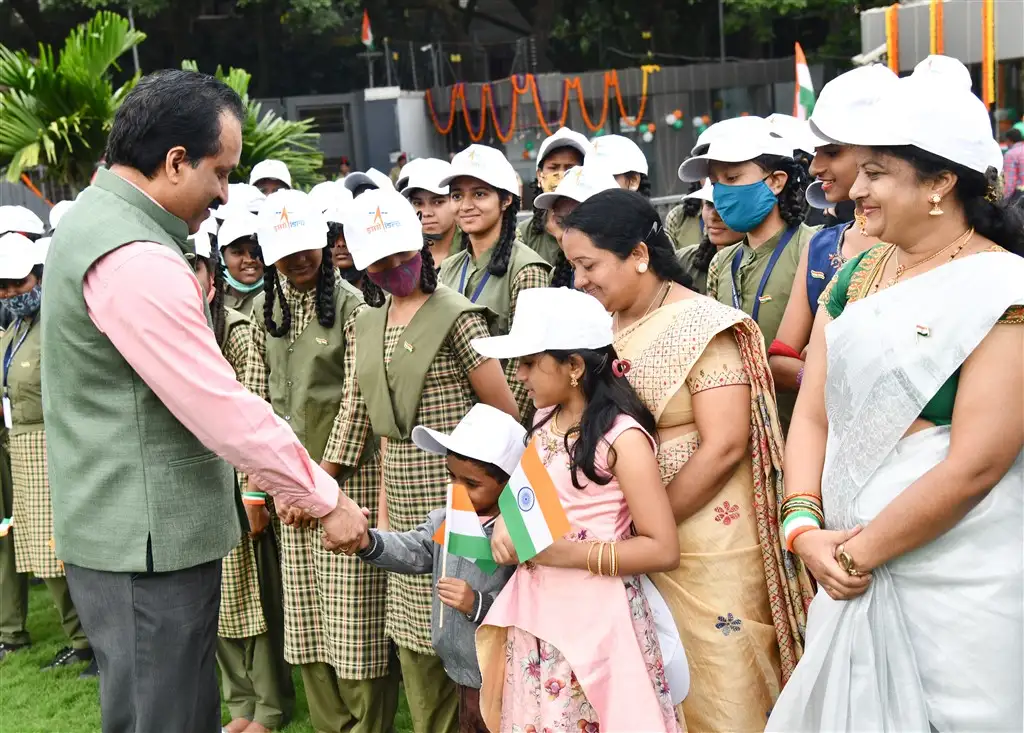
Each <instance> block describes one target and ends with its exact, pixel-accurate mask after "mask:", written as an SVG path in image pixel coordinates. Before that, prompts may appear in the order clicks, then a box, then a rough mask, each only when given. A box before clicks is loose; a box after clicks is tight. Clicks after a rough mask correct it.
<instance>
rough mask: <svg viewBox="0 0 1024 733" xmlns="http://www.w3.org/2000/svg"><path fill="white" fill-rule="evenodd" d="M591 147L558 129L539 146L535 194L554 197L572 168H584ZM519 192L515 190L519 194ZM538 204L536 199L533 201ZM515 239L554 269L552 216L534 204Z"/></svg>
mask: <svg viewBox="0 0 1024 733" xmlns="http://www.w3.org/2000/svg"><path fill="white" fill-rule="evenodd" d="M590 151H591V145H590V143H589V142H588V141H587V138H585V137H584V136H583V135H581V134H580V133H578V132H573V131H572V130H570V129H569V128H568V127H561V128H559V129H558V130H557V131H556V132H555V134H554V135H550V136H549V137H546V138H545V139H544V142H542V143H541V144H540V151H539V152H538V153H537V180H536V182H535V183H534V184H533V186H534V190H535V192H536V194H537V195H538V196H539V195H540V194H543V193H551V192H552V191H554V190H555V189H556V188H557V187H558V184H559V183H561V181H562V178H563V177H564V176H565V174H566V173H567V172H568V171H569V169H571V168H575V167H577V166H581V165H583V158H584V157H585V156H586V155H587V153H589V152H590ZM519 190H520V189H518V188H516V189H514V191H513V192H514V193H518V192H519ZM534 200H536V199H534ZM516 236H517V237H518V238H519V241H521V242H522V243H523V244H525V245H526V246H527V247H529V248H530V249H532V250H533V251H534V252H536V253H537V254H539V255H540V256H541V257H543V258H544V259H545V261H547V263H548V264H549V265H552V266H554V265H555V264H556V262H557V259H558V253H559V252H561V251H562V250H561V249H559V248H558V232H557V227H556V226H554V222H552V221H551V212H550V211H548V210H546V209H542V208H540V207H538V206H537V205H536V204H534V207H533V216H531V217H530V218H529V220H527V221H525V222H523V223H522V224H520V225H519V229H518V230H517V231H516Z"/></svg>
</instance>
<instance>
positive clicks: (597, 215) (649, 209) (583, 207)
mask: <svg viewBox="0 0 1024 733" xmlns="http://www.w3.org/2000/svg"><path fill="white" fill-rule="evenodd" d="M565 229H566V231H568V230H569V229H575V230H577V231H579V232H582V233H583V234H586V235H587V237H589V238H590V241H592V242H593V243H594V246H595V247H598V248H599V249H603V250H607V251H609V252H611V253H613V254H614V255H615V256H616V257H618V258H619V259H620V260H625V259H626V258H627V257H629V256H630V255H631V254H632V253H633V250H634V249H636V247H637V245H638V244H640V243H641V242H644V243H645V244H646V245H647V252H648V254H649V256H650V263H649V267H650V268H651V270H653V271H654V274H655V275H657V276H658V277H659V278H661V279H662V280H666V281H670V282H677V283H679V284H680V285H682V286H683V287H686V288H692V287H693V281H692V280H691V279H690V276H689V275H687V274H686V272H685V271H684V270H683V267H682V265H680V264H679V260H678V258H677V257H676V249H675V246H674V245H673V244H672V240H671V238H670V237H669V235H668V232H667V231H666V230H665V227H664V225H663V224H662V222H661V217H660V216H658V212H657V211H656V210H655V208H654V206H653V205H651V202H650V201H648V200H647V199H646V198H644V197H643V195H641V194H640V193H638V192H636V191H627V190H625V189H617V188H613V189H610V190H608V191H601V192H600V193H597V194H594V195H593V196H591V197H590V198H588V199H587V200H586V201H584V202H583V203H582V204H580V205H579V206H577V207H576V208H575V209H574V210H573V212H572V213H571V214H569V216H567V217H566V219H565Z"/></svg>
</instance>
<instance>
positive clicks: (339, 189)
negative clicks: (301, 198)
mask: <svg viewBox="0 0 1024 733" xmlns="http://www.w3.org/2000/svg"><path fill="white" fill-rule="evenodd" d="M309 197H310V198H311V199H313V202H314V203H315V204H316V205H317V206H318V207H320V213H322V214H323V215H324V218H325V219H326V220H327V221H328V222H332V221H333V222H337V223H341V217H342V215H343V214H344V210H345V207H346V206H348V204H350V203H351V202H352V192H351V191H349V190H348V189H347V188H345V186H344V185H343V184H342V183H341V181H324V182H323V183H318V184H316V185H315V186H313V188H311V189H310V190H309Z"/></svg>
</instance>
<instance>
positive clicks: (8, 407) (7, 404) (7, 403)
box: [3, 395, 14, 430]
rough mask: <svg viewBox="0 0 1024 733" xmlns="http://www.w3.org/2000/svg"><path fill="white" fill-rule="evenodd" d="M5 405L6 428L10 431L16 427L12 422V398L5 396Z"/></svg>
mask: <svg viewBox="0 0 1024 733" xmlns="http://www.w3.org/2000/svg"><path fill="white" fill-rule="evenodd" d="M3 404H4V427H5V428H7V429H8V430H10V429H11V428H13V427H14V424H13V423H12V422H11V398H10V397H8V396H7V395H4V399H3Z"/></svg>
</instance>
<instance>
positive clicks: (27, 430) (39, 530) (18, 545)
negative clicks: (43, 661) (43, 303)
mask: <svg viewBox="0 0 1024 733" xmlns="http://www.w3.org/2000/svg"><path fill="white" fill-rule="evenodd" d="M45 259H46V253H45V251H44V248H43V247H41V246H40V245H39V244H38V243H37V242H33V241H31V240H29V239H28V238H27V237H24V236H22V235H21V234H7V235H4V236H3V237H2V238H0V299H2V300H3V303H4V304H5V305H6V306H7V308H8V310H9V311H10V313H11V314H12V316H13V317H14V321H13V322H12V323H11V325H10V326H9V327H8V328H7V330H6V331H5V332H4V334H3V338H2V339H0V354H2V355H3V373H2V380H3V381H2V389H3V417H4V425H5V426H6V428H7V429H8V431H9V433H10V454H11V476H12V481H13V489H14V491H13V494H14V496H13V499H14V501H13V504H14V511H13V526H12V528H11V530H10V534H13V536H14V558H15V567H16V570H17V572H18V573H32V574H33V575H34V576H35V577H37V578H40V579H42V580H43V582H44V583H45V584H46V587H47V588H48V589H49V591H50V595H51V596H52V597H53V602H54V605H55V606H56V607H57V611H58V613H59V614H60V617H61V625H62V626H63V627H64V632H65V633H66V634H67V635H68V639H69V640H70V642H71V646H68V647H64V648H63V649H61V650H60V651H59V652H57V654H56V656H55V657H54V658H53V660H52V661H50V663H49V664H47V665H46V667H44V669H49V668H59V667H66V666H68V665H72V664H77V663H80V662H85V663H88V665H89V666H88V667H87V668H86V670H85V672H83V673H82V675H81V676H82V677H87V676H88V677H93V676H95V675H96V674H97V666H96V660H95V658H94V656H93V652H92V648H91V647H90V645H89V640H88V639H87V638H86V636H85V632H84V631H83V630H82V624H81V622H80V621H79V619H78V613H77V611H75V607H74V604H73V603H72V602H71V593H70V592H69V590H68V583H67V580H66V579H65V578H64V564H63V563H62V562H61V561H60V560H58V559H57V555H56V554H55V553H54V548H53V508H52V506H51V504H50V481H49V478H48V476H47V473H46V433H45V432H44V426H43V395H42V383H41V379H40V371H39V347H40V328H39V304H40V299H41V297H42V290H41V288H42V281H43V264H42V263H43V261H44V260H45ZM5 590H7V589H6V588H5Z"/></svg>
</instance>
